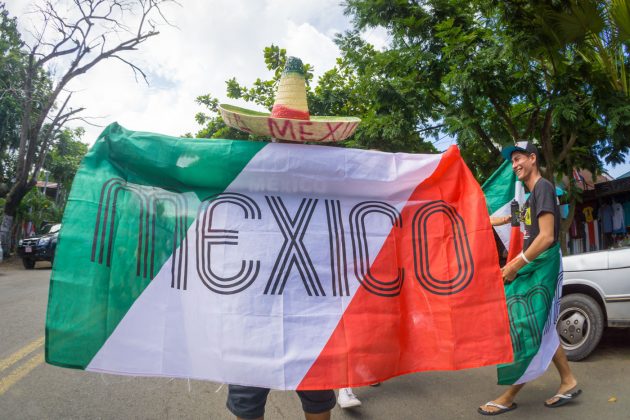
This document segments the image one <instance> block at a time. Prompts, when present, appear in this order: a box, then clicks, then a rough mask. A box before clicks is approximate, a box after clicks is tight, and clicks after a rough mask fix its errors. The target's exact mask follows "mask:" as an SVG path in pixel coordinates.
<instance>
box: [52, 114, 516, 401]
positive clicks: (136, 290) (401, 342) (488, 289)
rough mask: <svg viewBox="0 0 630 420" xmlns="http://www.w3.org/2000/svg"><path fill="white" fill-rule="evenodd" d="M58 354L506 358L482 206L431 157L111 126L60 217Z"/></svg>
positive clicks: (314, 383)
mask: <svg viewBox="0 0 630 420" xmlns="http://www.w3.org/2000/svg"><path fill="white" fill-rule="evenodd" d="M46 337H47V340H46V360H47V361H48V362H49V363H51V364H54V365H59V366H66V367H74V368H79V369H86V370H90V371H96V372H111V373H119V374H128V375H147V376H152V375H153V376H168V377H185V378H196V379H206V380H212V381H218V382H227V383H233V384H242V385H254V386H260V387H269V388H275V389H327V388H340V387H345V386H359V385H365V384H369V383H374V382H377V381H382V380H385V379H387V378H390V377H393V376H397V375H401V374H405V373H410V372H416V371H424V370H438V369H439V370H452V369H464V368H472V367H478V366H485V365H493V364H497V363H505V362H510V361H511V360H512V345H511V340H510V333H509V322H508V317H507V309H506V302H505V295H504V291H503V285H502V282H501V276H500V271H499V267H498V260H497V255H496V251H495V247H494V241H493V234H492V229H491V227H490V224H489V220H488V212H487V210H486V204H485V200H484V197H483V194H482V192H481V189H480V187H479V185H478V184H477V183H476V182H475V180H474V178H473V176H472V174H471V173H470V172H469V170H468V168H467V167H466V166H465V164H464V162H463V160H462V159H461V157H460V155H459V151H458V149H457V148H455V147H452V148H450V149H449V150H448V151H447V152H445V153H443V154H441V155H414V154H400V153H399V154H390V153H381V152H374V151H363V150H354V149H343V148H337V147H326V146H309V145H295V144H275V143H263V142H245V141H232V140H205V139H178V138H173V137H167V136H161V135H157V134H150V133H142V132H132V131H128V130H125V129H124V128H122V127H120V126H119V125H117V124H112V125H110V126H109V127H108V128H107V129H106V130H105V131H104V132H103V134H102V135H101V136H100V137H99V139H98V140H97V142H96V144H95V145H94V146H93V148H92V149H91V151H90V152H89V153H88V155H87V156H86V158H85V159H84V161H83V163H82V165H81V168H80V169H79V172H78V174H77V177H76V178H75V181H74V184H73V187H72V192H71V195H70V199H69V202H68V205H67V208H66V212H65V214H64V219H63V227H62V231H61V234H60V239H59V245H58V249H57V257H56V259H55V264H54V268H53V273H52V278H51V288H50V298H49V306H48V314H47V324H46Z"/></svg>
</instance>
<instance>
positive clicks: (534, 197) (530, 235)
mask: <svg viewBox="0 0 630 420" xmlns="http://www.w3.org/2000/svg"><path fill="white" fill-rule="evenodd" d="M502 154H503V157H504V158H505V159H506V160H508V161H511V162H512V170H513V171H514V173H515V174H516V176H517V178H518V179H519V180H520V181H521V182H523V183H524V184H525V186H526V187H527V189H528V190H529V191H530V195H529V197H528V198H527V201H526V202H525V205H524V209H523V212H522V217H523V222H524V224H525V234H524V238H523V239H524V242H523V252H521V253H520V254H519V255H518V256H517V257H516V258H514V259H513V260H511V261H509V262H508V263H507V264H506V265H505V266H504V267H503V268H502V269H501V272H502V274H503V280H504V282H506V283H510V282H512V281H516V282H518V281H519V278H518V277H517V276H518V274H519V270H521V269H522V268H524V267H525V266H526V265H528V264H529V263H531V262H533V261H534V260H536V258H538V256H540V255H541V254H543V253H544V252H545V251H547V250H548V249H550V248H552V247H554V246H557V243H558V236H559V232H560V208H559V205H558V199H557V197H556V192H555V191H556V190H555V187H554V185H553V184H552V183H551V182H549V181H548V180H546V179H545V178H543V177H542V176H541V174H540V168H539V166H538V165H539V155H538V150H537V149H536V146H534V145H533V144H532V143H531V142H527V141H521V142H518V143H517V145H516V146H510V147H506V148H504V149H503V151H502ZM508 221H509V218H504V219H501V220H492V224H493V225H498V224H504V223H507V222H508ZM557 258H558V259H560V258H561V256H560V253H559V252H558V256H557ZM559 279H561V277H558V280H557V281H561V280H559ZM554 325H555V323H554ZM516 328H517V333H518V326H517V327H516ZM519 336H520V334H519ZM556 345H557V350H556V352H555V354H554V356H553V363H554V365H555V366H556V368H557V369H558V373H559V374H560V387H559V388H558V392H557V393H556V395H554V396H553V397H551V398H549V399H548V400H547V401H545V406H546V407H550V408H554V407H560V406H562V405H564V404H566V403H568V402H570V401H571V400H573V399H574V398H576V397H577V396H578V395H580V393H581V390H579V389H577V380H576V379H575V376H574V375H573V373H572V372H571V368H570V367H569V363H568V361H567V357H566V354H565V353H564V349H563V348H562V346H560V345H559V341H558V342H557V344H556ZM523 386H525V382H522V383H518V382H517V383H515V384H513V385H511V386H510V387H509V388H508V389H507V390H506V391H505V392H504V393H503V394H502V395H501V396H499V397H498V398H496V399H495V400H493V401H489V402H487V403H486V404H484V405H482V406H481V407H479V409H478V411H479V413H480V414H483V415H497V414H502V413H505V412H507V411H511V410H514V409H516V407H517V405H516V403H515V402H514V398H515V397H516V395H517V393H518V392H519V391H520V390H521V389H522V388H523Z"/></svg>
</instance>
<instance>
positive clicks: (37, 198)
mask: <svg viewBox="0 0 630 420" xmlns="http://www.w3.org/2000/svg"><path fill="white" fill-rule="evenodd" d="M62 215H63V210H62V209H61V208H60V207H58V206H56V205H55V203H54V202H53V201H52V200H50V199H49V198H48V197H46V196H44V195H43V194H42V193H41V192H40V191H38V190H37V188H32V189H31V190H30V191H29V192H28V193H27V194H26V195H25V196H24V198H23V199H22V201H21V202H20V205H19V206H18V211H17V220H19V221H31V222H33V223H34V224H35V226H37V227H40V226H41V225H42V223H43V222H51V223H59V222H61V216H62Z"/></svg>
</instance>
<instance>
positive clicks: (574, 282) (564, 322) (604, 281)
mask: <svg viewBox="0 0 630 420" xmlns="http://www.w3.org/2000/svg"><path fill="white" fill-rule="evenodd" d="M562 262H563V266H564V282H563V286H562V295H563V297H562V300H561V303H560V316H559V318H558V324H557V326H556V328H557V329H558V333H559V334H560V342H561V343H562V346H563V347H564V349H565V350H566V352H567V357H568V358H569V360H572V361H577V360H582V359H584V358H585V357H587V356H588V355H589V354H591V352H592V351H593V350H595V347H597V344H598V343H599V341H600V339H601V338H602V333H603V331H604V327H630V247H625V248H619V249H611V250H607V251H598V252H590V253H586V254H578V255H570V256H567V257H563V259H562Z"/></svg>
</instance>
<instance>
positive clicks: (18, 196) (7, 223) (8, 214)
mask: <svg viewBox="0 0 630 420" xmlns="http://www.w3.org/2000/svg"><path fill="white" fill-rule="evenodd" d="M34 185H35V183H34V182H20V183H16V184H15V185H13V188H11V191H9V194H8V195H7V201H6V203H5V204H4V215H3V216H2V223H0V238H2V246H3V247H4V249H6V250H11V249H12V247H13V244H12V243H11V240H12V237H11V231H12V228H13V223H14V222H15V215H16V213H17V209H18V206H19V205H20V202H21V201H22V198H24V196H25V195H26V194H27V193H28V192H29V190H30V189H31V188H33V186H34Z"/></svg>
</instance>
